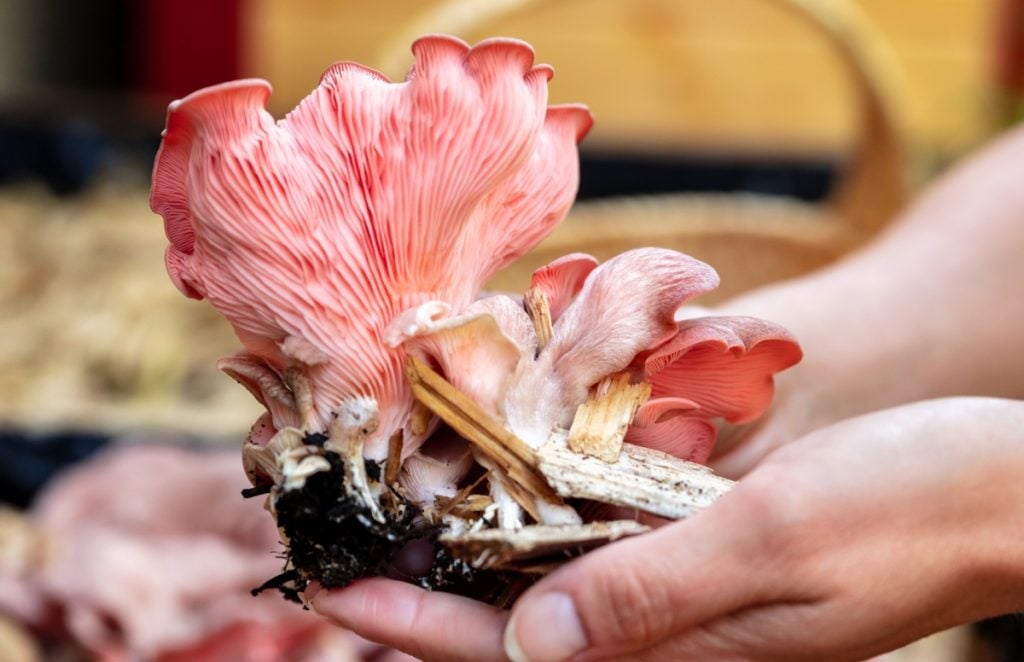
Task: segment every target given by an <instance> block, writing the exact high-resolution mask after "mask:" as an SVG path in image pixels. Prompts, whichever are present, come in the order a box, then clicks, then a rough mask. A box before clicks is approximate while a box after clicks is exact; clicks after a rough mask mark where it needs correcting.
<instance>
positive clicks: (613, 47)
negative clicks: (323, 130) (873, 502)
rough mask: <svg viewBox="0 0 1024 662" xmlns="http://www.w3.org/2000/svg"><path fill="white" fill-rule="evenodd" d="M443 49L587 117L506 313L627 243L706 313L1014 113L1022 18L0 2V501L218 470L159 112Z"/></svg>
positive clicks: (783, 7)
mask: <svg viewBox="0 0 1024 662" xmlns="http://www.w3.org/2000/svg"><path fill="white" fill-rule="evenodd" d="M435 31H436V32H450V33H453V34H456V35H458V36H460V37H462V38H464V39H466V40H467V41H470V42H474V41H477V40H479V39H482V38H485V37H488V36H495V35H501V36H512V37H517V38H521V39H524V40H526V41H528V42H530V43H531V44H533V46H534V48H535V49H536V51H537V58H538V60H539V61H543V62H547V63H550V64H552V65H553V66H554V68H555V70H556V76H555V78H554V80H553V81H552V82H551V86H550V90H551V101H552V102H556V103H560V102H583V103H586V104H587V105H589V106H590V108H591V109H592V110H593V112H594V115H595V118H596V125H595V128H594V130H593V132H592V133H591V134H590V136H589V137H588V138H587V139H586V141H585V142H584V144H583V145H582V148H581V168H582V181H581V190H580V196H579V198H580V202H579V204H578V205H577V207H576V209H575V210H574V212H573V213H572V215H571V216H570V218H569V219H568V220H567V221H566V223H564V224H563V226H562V227H561V228H559V230H558V231H556V233H555V234H554V235H553V236H552V237H551V238H550V239H549V240H548V241H547V242H545V244H543V245H542V246H541V247H540V248H539V249H538V251H537V252H536V253H535V254H534V255H532V256H531V257H529V258H528V259H526V260H525V261H524V262H523V263H522V264H521V265H519V266H517V267H514V268H513V269H512V270H510V271H509V272H508V273H506V274H503V275H501V276H499V277H498V278H497V279H496V282H495V283H494V286H495V287H502V288H508V289H521V288H522V286H523V284H524V283H525V282H526V275H527V274H528V273H529V272H530V271H532V269H533V268H534V267H535V266H537V265H539V264H541V263H543V262H545V261H547V260H549V259H551V258H552V257H554V256H555V255H560V254H562V253H565V252H568V251H569V250H584V251H589V252H592V253H594V254H596V255H598V256H599V257H607V256H609V255H611V254H613V253H615V252H619V251H621V250H623V249H624V248H628V247H630V246H635V245H645V244H659V245H666V246H671V247H674V248H677V249H679V250H683V251H685V252H688V253H691V254H694V255H696V256H698V257H700V258H702V259H705V260H706V261H708V262H710V263H711V264H712V265H713V266H715V267H716V268H717V269H718V270H719V271H720V272H721V274H722V277H723V286H722V288H721V290H720V293H719V294H718V296H720V297H722V296H728V295H730V294H734V293H736V292H739V291H742V290H744V289H747V288H750V287H754V286H756V285H758V284H761V283H765V282H770V281H772V280H776V279H780V278H785V277H787V276H792V275H795V274H798V273H801V272H803V271H806V270H809V269H812V268H815V267H817V266H820V265H822V264H825V263H827V262H828V261H830V260H832V259H835V258H836V257H837V256H839V255H841V254H842V253H844V252H846V251H848V250H850V249H851V248H853V247H855V246H856V245H857V244H859V243H861V242H863V241H865V240H866V239H868V238H869V237H870V236H871V235H873V234H874V233H876V232H877V231H878V230H879V229H880V228H882V227H884V225H885V224H886V223H887V222H888V221H889V220H890V219H891V218H892V216H893V215H894V214H896V213H897V212H898V210H899V208H900V207H901V205H902V204H903V203H904V202H905V201H906V200H907V198H908V197H909V196H910V195H911V194H912V192H913V191H914V190H915V189H916V188H917V187H919V186H920V185H921V184H922V183H923V182H925V181H927V180H928V179H929V178H931V177H934V176H935V175H936V174H937V173H938V172H940V171H941V170H942V168H943V167H945V166H946V165H948V164H949V163H951V162H953V161H954V160H956V159H957V158H958V157H960V156H962V155H963V154H965V153H966V152H968V151H969V150H971V149H972V148H973V147H975V146H977V145H978V144H980V143H981V142H983V141H984V140H986V139H987V138H989V137H991V136H993V135H994V134H996V133H998V132H1000V131H1001V130H1002V129H1004V128H1005V127H1007V126H1009V125H1010V124H1012V123H1013V122H1015V120H1016V119H1017V117H1018V113H1019V110H1020V107H1021V99H1022V94H1024V1H1021V0H845V1H844V0H719V1H718V2H713V3H710V2H701V1H700V0H628V1H627V0H533V1H528V0H489V1H488V2H480V1H479V0H477V1H465V0H463V1H458V0H455V1H452V0H447V1H445V2H432V1H429V0H345V1H343V0H0V338H2V342H0V500H2V501H3V502H4V503H7V504H9V505H10V506H13V507H17V508H24V507H26V506H28V505H29V504H30V503H31V501H32V499H33V497H34V496H35V495H36V494H37V493H38V491H39V490H40V489H41V488H42V487H43V486H44V484H46V481H47V480H48V478H49V477H50V476H51V475H52V473H53V472H54V471H55V470H57V469H58V468H61V467H65V466H70V465H74V464H76V463H78V462H80V461H82V460H83V459H84V458H86V457H88V456H90V455H92V454H93V453H95V452H96V451H98V450H99V449H101V448H103V447H105V446H106V445H107V444H108V442H109V441H110V440H111V439H123V438H125V436H126V435H129V436H131V438H133V439H143V440H152V439H154V438H156V437H160V438H161V439H166V438H169V437H173V438H174V439H176V440H185V441H179V442H178V443H185V444H191V445H193V446H207V445H211V444H213V445H216V444H217V443H218V442H223V443H225V444H228V445H230V446H231V447H236V445H237V444H238V443H239V441H240V440H241V439H242V438H244V435H245V433H246V431H247V429H248V426H249V424H250V423H251V422H252V421H253V420H254V419H255V418H256V416H257V415H258V414H259V413H260V410H259V407H258V405H257V404H256V403H255V402H254V401H252V399H251V397H250V396H249V395H248V393H246V392H245V390H244V389H242V388H238V387H237V385H235V384H234V383H233V382H232V381H231V380H230V379H228V378H227V377H225V376H223V375H220V374H218V373H217V372H216V370H215V367H214V362H215V360H216V359H217V358H219V357H220V356H224V355H227V354H231V353H233V352H234V351H235V349H236V346H237V341H236V340H235V339H234V338H233V336H232V335H231V333H230V331H229V329H228V328H227V324H226V323H223V322H222V321H221V320H220V319H219V318H218V317H217V316H216V315H215V314H214V313H213V312H212V310H210V309H208V307H207V306H205V305H203V304H200V303H196V302H192V301H187V300H185V299H184V298H183V297H181V296H180V295H179V294H178V293H177V291H176V290H174V288H173V287H172V286H171V284H170V282H169V280H168V279H167V277H166V274H165V272H164V268H163V258H162V253H163V250H164V246H165V243H166V240H165V238H164V236H163V232H162V226H161V222H160V219H159V218H158V217H156V216H155V215H153V214H152V213H151V212H150V211H149V208H148V201H147V195H148V184H149V182H148V178H149V171H150V168H151V166H152V160H153V156H154V154H155V150H156V148H157V145H158V144H159V134H160V130H161V128H162V125H163V119H164V112H165V109H166V106H167V103H168V102H169V101H171V100H172V99H175V98H180V97H182V96H184V95H186V94H188V93H189V92H191V91H193V90H195V89H197V88H199V87H203V86H206V85H210V84H215V83H219V82H222V81H225V80H231V79H235V78H240V77H260V78H265V79H267V80H269V81H270V82H271V83H272V85H273V86H274V94H273V97H272V99H271V102H270V103H271V107H270V110H271V111H272V112H273V113H274V114H275V115H277V116H282V115H283V114H285V113H286V112H287V111H288V110H289V109H290V108H292V107H293V106H294V105H295V104H296V103H297V102H298V101H299V100H300V99H301V98H302V97H303V96H304V95H305V94H307V93H308V92H309V91H310V90H311V89H312V88H313V87H314V86H315V85H316V83H317V80H318V78H319V75H320V73H321V72H322V71H323V70H324V69H325V68H326V67H327V66H328V65H329V64H331V63H332V62H335V61H338V60H355V61H359V62H362V63H364V64H367V65H369V66H372V67H374V68H377V69H379V70H381V71H382V72H383V73H385V74H387V75H388V76H390V77H392V78H393V79H401V77H402V76H403V75H404V71H405V70H406V68H407V67H408V66H409V63H410V59H411V56H410V52H409V44H410V42H411V40H412V39H413V38H415V37H416V36H418V35H420V34H423V33H426V32H435ZM240 487H241V485H240ZM4 531H5V530H4V528H3V526H0V536H2V535H3V534H4ZM3 543H4V539H3V538H0V545H2V544H3ZM9 547H10V546H9V545H8V549H9ZM2 549H3V548H2V547H0V550H2ZM2 558H3V557H2V555H0V559H2ZM2 567H3V566H2V565H0V571H2ZM992 627H998V626H992ZM0 634H2V629H0ZM0 642H2V638H0ZM1014 645H1017V646H1019V645H1020V644H1019V641H1018V642H1017V643H1016V644H1014ZM958 650H961V649H958ZM987 650H988V652H989V653H990V654H991V655H993V657H989V658H987V659H999V658H998V657H994V656H995V655H997V653H996V652H993V650H994V649H987ZM1006 650H1008V649H1006ZM1013 650H1014V651H1015V652H1013V653H1007V654H1008V655H1010V657H1006V658H1005V659H1024V657H1015V656H1016V655H1024V653H1021V652H1020V649H1019V648H1017V649H1013ZM961 653H962V650H961V652H960V653H955V654H954V656H953V657H951V658H948V659H966V658H965V657H957V655H961ZM963 655H966V653H963ZM0 659H7V658H4V654H3V648H2V643H0ZM26 659H29V658H26ZM922 659H940V658H937V657H926V658H922Z"/></svg>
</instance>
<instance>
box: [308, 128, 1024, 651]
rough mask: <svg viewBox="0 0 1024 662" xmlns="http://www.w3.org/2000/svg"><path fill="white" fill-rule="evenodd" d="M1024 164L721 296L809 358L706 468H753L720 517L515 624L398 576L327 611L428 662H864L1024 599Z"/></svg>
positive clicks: (524, 603) (659, 535)
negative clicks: (774, 282) (870, 237)
mask: <svg viewBox="0 0 1024 662" xmlns="http://www.w3.org/2000/svg"><path fill="white" fill-rule="evenodd" d="M1022 162H1024V130H1017V131H1015V132H1013V133H1011V134H1008V135H1007V136H1006V137H1005V138H1003V139H1002V140H1001V141H999V142H997V143H995V144H994V145H993V146H992V147H990V148H988V149H987V150H985V151H984V152H982V153H980V154H979V155H978V156H976V157H975V158H973V159H972V160H970V161H968V162H967V163H966V164H965V165H964V166H962V167H960V168H958V169H956V170H955V171H954V172H952V173H950V174H949V175H947V176H945V177H944V178H942V179H940V180H939V181H938V182H937V183H936V184H935V185H934V186H933V187H932V188H931V189H930V190H929V191H928V192H927V193H926V194H925V195H924V196H922V198H921V199H920V200H919V202H918V203H917V204H915V205H914V206H913V207H912V208H910V209H909V210H908V211H907V212H906V213H905V214H904V215H903V217H902V218H901V219H898V220H897V221H896V222H895V223H894V225H893V227H892V228H891V229H890V230H889V231H888V232H887V233H885V234H884V235H883V236H882V237H881V238H880V239H879V240H878V241H876V242H875V243H874V244H872V245H871V246H869V247H867V248H866V249H864V250H862V251H860V252H859V253H857V254H854V255H852V256H851V257H850V258H848V259H846V260H844V261H843V262H841V263H839V264H837V265H836V266H834V267H831V268H829V269H827V270H824V271H822V272H820V273H818V274H814V275H812V276H809V277H806V278H803V279H800V280H797V281H793V282H790V283H786V284H781V285H778V286H775V287H771V288H767V289H765V290H761V291H759V292H755V293H752V294H750V295H747V296H745V297H743V298H742V299H739V300H736V301H734V302H731V303H730V304H728V305H727V306H725V311H726V312H729V313H742V314H750V315H756V316H760V317H764V318H766V319H771V320H773V321H776V322H780V323H782V324H783V325H785V326H787V327H788V328H790V329H791V330H792V331H793V332H794V334H795V335H796V336H797V338H799V339H800V341H801V343H802V345H803V347H804V350H805V356H806V358H805V360H804V362H803V363H802V364H801V365H800V366H798V367H797V368H794V369H793V370H791V371H789V372H787V373H784V374H783V375H782V376H780V378H779V381H778V397H777V399H776V402H775V404H773V407H772V409H771V410H770V411H769V413H768V415H767V416H766V417H764V418H763V419H762V420H761V421H760V422H758V423H757V424H755V425H754V426H752V427H751V428H748V429H744V430H739V431H737V433H736V434H733V435H732V436H731V438H727V439H726V443H725V444H724V447H725V449H724V450H723V452H720V453H719V456H718V457H717V458H715V460H714V464H715V466H716V468H717V469H718V470H720V471H722V472H723V473H726V474H727V475H732V476H745V477H744V479H743V480H742V481H741V483H740V484H739V485H738V487H737V488H735V489H734V491H733V492H731V493H730V494H729V495H728V496H727V497H725V498H724V499H722V500H721V501H720V502H718V503H717V504H715V505H714V506H713V507H712V508H710V509H709V510H707V511H706V512H705V513H703V514H701V515H700V516H698V517H695V518H693V519H691V520H688V521H684V522H678V523H674V524H671V525H668V526H665V527H662V528H661V529H659V530H658V531H656V532H654V533H651V534H649V535H645V536H643V537H640V538H637V539H633V540H626V541H621V542H619V543H615V544H614V545H610V546H608V547H606V548H604V549H602V550H598V551H597V552H594V553H592V554H588V555H587V556H585V557H583V558H582V559H580V560H577V561H574V562H572V563H570V564H568V565H567V566H566V567H564V568H563V569H561V570H560V571H558V572H556V573H554V574H552V575H551V576H549V577H547V578H546V579H544V580H543V581H541V582H539V583H538V584H537V585H536V586H534V587H533V588H532V589H531V590H530V591H529V592H527V593H526V594H525V595H524V596H523V597H522V598H521V599H520V601H519V602H518V603H517V604H516V606H515V608H514V609H513V611H512V612H511V619H512V620H511V623H512V624H511V625H509V626H508V627H507V628H506V625H507V624H508V623H509V614H508V613H507V612H500V611H496V610H494V609H492V608H490V607H486V606H484V605H481V604H479V603H474V602H472V601H469V600H465V599H462V598H456V597H452V596H444V595H432V594H426V593H423V592H421V591H419V590H418V589H416V588H414V587H410V586H404V585H398V584H395V583H393V582H389V581H388V580H370V581H365V582H360V583H358V584H356V585H355V586H353V587H350V588H348V589H345V590H342V591H332V592H323V593H321V594H319V595H317V596H316V598H315V599H314V601H313V606H314V608H315V609H317V610H318V611H319V612H320V613H322V614H324V615H326V616H328V617H329V618H333V619H334V620H336V621H337V622H339V623H341V624H342V625H345V626H346V627H349V628H351V629H353V630H355V631H356V632H358V633H360V634H362V635H363V636H366V637H368V638H370V639H372V640H375V641H381V642H383V643H387V644H389V645H391V646H394V647H396V648H398V649H400V650H404V651H407V652H409V653H412V654H414V655H417V656H420V657H423V658H426V659H453V660H458V659H474V660H489V659H504V658H505V656H506V652H505V650H506V649H503V647H502V641H503V640H502V637H503V636H504V635H503V633H505V634H507V635H508V636H507V637H506V638H505V640H504V641H505V643H506V644H509V648H507V650H508V651H509V652H510V653H513V654H518V655H519V658H520V659H529V660H534V661H540V660H559V659H599V658H602V657H614V658H616V659H622V658H623V657H626V658H628V657H631V656H638V657H643V658H644V659H672V660H678V659H744V660H746V659H753V660H761V659H764V660H772V659H785V660H800V659H830V660H831V659H837V660H846V659H849V660H856V659H862V658H864V657H867V656H870V655H873V654H876V653H881V652H884V651H886V650H891V649H893V648H895V647H898V646H900V645H902V644H905V643H908V642H910V641H913V640H914V639H916V638H919V637H921V636H924V635H926V634H929V633H931V632H935V631H937V630H940V629H943V628H945V627H948V626H951V625H955V624H958V623H964V622H969V621H971V620H976V619H978V618H982V617H985V616H990V615H995V614H1000V613H1006V612H1008V611H1013V610H1017V609H1022V608H1024V543H1022V542H1021V540H1022V538H1021V527H1020V522H1021V521H1024V483H1022V481H1020V480H1019V479H1018V478H1017V477H1018V476H1020V475H1021V471H1022V470H1024V433H1022V432H1021V430H1024V402H1019V401H1015V400H1012V399H1010V398H1021V397H1024V377H1022V375H1024V352H1022V351H1020V340H1019V338H1020V333H1021V332H1020V330H1021V329H1022V328H1024V304H1022V303H1021V302H1020V300H1019V296H1020V293H1019V288H1020V286H1021V284H1024V186H1020V185H1019V182H1018V179H1019V175H1018V173H1019V169H1018V166H1019V164H1020V163H1022ZM949 395H983V396H996V397H988V398H966V397H960V398H946V399H939V400H934V399H932V400H929V399H930V398H941V397H943V396H949ZM919 400H925V401H924V402H919V403H917V404H912V405H906V406H901V407H896V408H893V409H885V410H883V411H877V413H872V414H868V415H864V416H858V415H861V414H865V413H867V412H872V411H876V410H879V409H883V408H886V407H893V406H894V405H901V404H903V403H910V402H914V401H919ZM850 417H856V418H850ZM844 419H847V420H844ZM837 421H840V422H838V423H836V422H837ZM728 436H729V435H727V437H728ZM384 614H387V618H384V617H383V615H384ZM506 630H507V632H506Z"/></svg>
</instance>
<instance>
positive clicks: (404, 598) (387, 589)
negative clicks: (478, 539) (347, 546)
mask: <svg viewBox="0 0 1024 662" xmlns="http://www.w3.org/2000/svg"><path fill="white" fill-rule="evenodd" d="M310 604H311V606H312V607H313V609H314V610H315V611H316V612H317V613H319V614H321V615H322V616H325V617H327V618H328V619H330V620H332V621H334V622H335V623H337V624H338V625H341V626H342V627H345V628H348V629H350V630H352V631H354V632H355V633H356V634H359V635H360V636H363V637H365V638H367V639H369V640H371V641H375V642H378V643H382V644H385V645H388V646H391V647H393V648H397V649H398V650H400V651H403V652H405V653H408V654H410V655H414V656H416V657H419V658H422V659H425V660H474V661H475V660H480V661H486V660H503V659H504V655H503V654H502V644H501V641H502V631H503V630H504V628H505V623H506V621H507V620H508V613H507V612H504V611H502V610H500V609H497V608H496V607H490V606H488V605H485V604H483V603H480V602H476V601H474V600H470V599H468V598H462V597H459V596H455V595H450V594H447V593H431V592H429V591H425V590H423V589H421V588H418V587H416V586H412V585H410V584H404V583H402V582H397V581H393V580H390V579H383V578H375V579H365V580H361V581H358V582H356V583H355V584H353V585H351V586H349V587H348V588H345V589H341V590H331V591H328V590H322V591H320V592H319V593H317V594H316V595H315V596H314V597H313V598H312V600H311V602H310Z"/></svg>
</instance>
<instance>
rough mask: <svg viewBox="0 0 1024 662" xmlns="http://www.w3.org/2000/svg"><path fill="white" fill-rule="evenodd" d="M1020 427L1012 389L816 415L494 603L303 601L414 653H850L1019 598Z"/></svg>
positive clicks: (368, 593) (478, 656)
mask: <svg viewBox="0 0 1024 662" xmlns="http://www.w3.org/2000/svg"><path fill="white" fill-rule="evenodd" d="M1022 429H1024V403H1021V402H1015V401H1009V400H997V399H973V398H971V399H969V398H960V399H945V400H934V401H928V402H923V403H919V404H915V405H908V406H904V407H900V408H897V409H891V410H887V411H883V412H879V413H875V414H871V415H867V416H862V417H859V418H855V419H850V420H848V421H844V422H842V423H839V424H836V425H833V426H830V427H827V428H824V429H822V430H819V431H817V432H815V433H812V434H810V435H808V436H806V437H805V438H803V439H801V440H799V441H796V442H794V443H792V444H788V445H786V446H785V447H784V448H782V449H781V450H779V451H777V452H775V453H773V454H771V455H769V456H768V457H767V458H766V459H765V460H764V462H762V463H761V464H760V465H759V466H758V467H757V468H756V469H755V470H754V471H752V472H751V473H750V474H749V475H748V476H747V477H746V478H745V479H744V480H742V481H741V482H740V483H739V484H738V485H737V486H736V487H735V488H734V489H733V491H732V492H731V493H730V494H728V495H727V496H726V497H724V498H723V499H721V500H720V501H719V502H718V503H716V504H715V505H714V506H712V507H711V508H709V509H708V510H707V511H705V512H704V513H702V514H700V515H699V516H697V517H694V518H692V519H690V520H686V521H682V522H677V523H674V524H671V525H668V526H665V527H662V528H660V529H658V530H657V531H654V532H652V533H650V534H647V535H644V536H640V537H637V538H632V539H628V540H624V541H620V542H618V543H615V544H612V545H609V546H607V547H605V548H602V549H600V550H597V551H595V552H592V553H590V554H587V555H586V556H584V557H583V558H581V559H578V560H576V561H573V562H572V563H569V564H568V565H566V566H565V567H563V568H562V569H561V570H559V571H557V572H555V573H553V574H552V575H550V576H549V577H547V578H545V579H544V580H542V581H540V582H539V583H538V584H537V585H536V586H534V587H533V588H531V589H530V590H529V591H528V592H527V593H525V594H524V595H523V597H522V598H521V599H520V600H519V601H518V602H517V604H516V605H515V607H514V609H513V610H512V612H511V620H509V614H508V612H502V611H500V610H497V609H494V608H491V607H488V606H485V605H482V604H479V603H475V602H473V601H470V600H467V599H464V598H459V597H455V596H451V595H443V594H430V593H426V592H423V591H421V590H419V589H417V588H414V587H412V586H408V585H402V584H398V583H395V582H391V581H389V580H383V579H374V580H368V581H363V582H359V583H357V584H355V585H354V586H352V587H350V588H347V589H345V590H342V591H331V592H326V591H325V592H321V593H320V594H318V595H317V596H315V597H314V598H313V600H312V604H313V607H314V608H315V609H316V610H317V611H319V612H320V613H321V614H324V615H326V616H328V617H330V618H332V619H334V620H335V621H337V622H339V623H341V624H342V625H345V626H346V627H349V628H352V629H353V630H355V631H357V632H358V633H360V634H362V635H363V636H365V637H367V638H369V639H372V640H377V641H381V642H383V643H387V644H389V645H391V646H394V647H396V648H399V649H401V650H404V651H406V652H409V653H411V654H413V655H416V656H419V657H422V658H425V659H451V660H460V659H465V660H470V659H472V660H492V659H494V660H497V659H503V658H504V657H505V656H506V652H505V651H508V652H509V653H511V654H512V657H513V658H516V659H528V660H532V661H535V662H538V661H541V660H563V659H601V658H615V659H623V658H629V657H634V656H635V657H639V658H643V659H653V660H657V659H666V660H684V659H694V660H703V659H754V660H761V659H767V660H770V659H785V660H801V659H808V660H817V659H829V660H857V659H863V658H865V657H868V656H870V655H873V654H877V653H880V652H883V651H886V650H890V649H893V648H896V647H898V646H900V645H903V644H905V643H908V642H910V641H912V640H914V639H917V638H919V637H921V636H924V635H926V634H929V633H931V632H934V631H938V630H940V629H943V628H945V627H948V626H952V625H954V624H957V623H963V622H968V621H971V620H975V619H978V618H982V617H987V616H991V615H995V614H1000V613H1005V612H1008V611H1011V610H1014V609H1020V608H1022V607H1024V567H1022V566H1024V539H1022V538H1021V536H1020V526H1019V522H1021V521H1024V512H1022V511H1024V482H1022V481H1020V480H1019V476H1020V475H1021V472H1022V470H1024V443H1022V440H1021V433H1020V430H1022ZM506 630H507V632H506Z"/></svg>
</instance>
